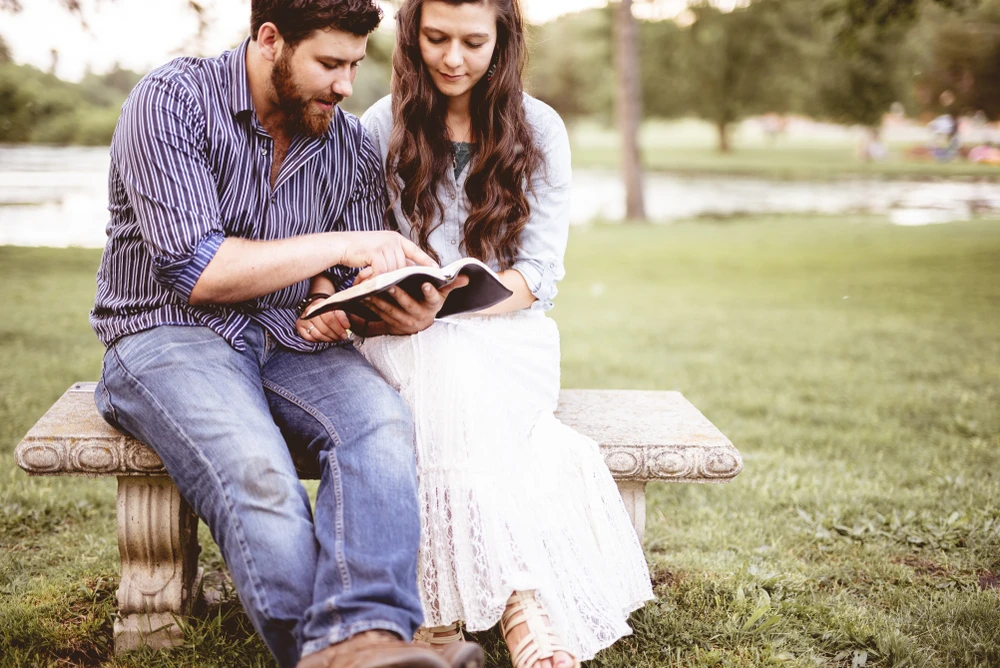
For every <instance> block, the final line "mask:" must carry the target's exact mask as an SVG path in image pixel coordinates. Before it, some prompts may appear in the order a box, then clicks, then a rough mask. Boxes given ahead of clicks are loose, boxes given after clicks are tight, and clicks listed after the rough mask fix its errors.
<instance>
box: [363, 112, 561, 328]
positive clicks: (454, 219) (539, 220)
mask: <svg viewBox="0 0 1000 668" xmlns="http://www.w3.org/2000/svg"><path fill="white" fill-rule="evenodd" d="M524 111H525V114H526V117H527V120H528V124H529V125H530V126H531V128H532V129H533V130H534V133H535V143H536V144H537V146H538V148H539V149H540V151H541V153H542V157H543V166H542V168H541V169H539V170H537V171H536V173H535V175H534V177H533V183H532V185H533V186H534V195H533V196H532V194H531V193H529V194H528V199H529V201H530V203H531V217H530V218H529V219H528V222H527V224H526V225H525V226H524V230H523V231H522V233H521V239H520V243H519V245H518V250H517V253H516V255H515V258H514V265H513V268H514V269H516V270H518V271H519V272H521V275H522V276H524V280H525V281H526V282H527V284H528V287H529V288H530V289H531V292H532V294H533V295H535V297H536V298H537V301H535V302H534V303H533V304H532V305H531V308H533V309H542V310H546V311H547V310H549V309H550V308H552V300H553V299H554V298H555V296H556V283H557V282H558V281H560V280H562V278H563V276H565V275H566V270H565V268H564V267H563V257H564V256H565V254H566V241H567V237H568V236H569V206H570V188H571V183H570V182H571V178H572V168H571V167H570V150H569V136H568V135H567V134H566V126H565V125H563V122H562V119H561V118H559V115H558V114H557V113H556V112H555V110H553V109H552V107H550V106H548V105H547V104H545V103H544V102H541V101H539V100H536V99H534V98H533V97H530V96H528V95H525V96H524ZM361 123H362V124H363V125H364V126H365V128H366V129H367V130H368V132H369V133H370V134H371V136H372V139H373V140H374V142H375V146H376V147H377V148H378V150H379V151H380V152H381V155H382V164H383V165H384V166H385V167H386V173H387V174H389V173H390V170H389V168H388V165H385V162H386V156H387V155H388V153H389V138H390V137H391V136H392V102H391V100H390V98H389V97H384V98H382V99H381V100H379V101H378V102H376V103H375V104H374V105H372V107H371V108H370V109H369V110H368V111H367V112H365V115H364V116H363V117H362V118H361ZM470 168H471V164H470V165H467V166H466V167H465V169H463V170H462V172H461V173H460V174H459V175H458V178H457V179H456V178H455V175H454V173H453V171H452V170H450V169H449V170H447V171H448V173H447V174H446V175H445V178H444V179H443V180H442V182H441V185H440V186H439V187H438V199H439V200H440V201H441V203H442V204H443V205H444V221H443V222H442V224H441V225H439V226H438V227H437V228H436V229H435V230H434V231H433V232H431V235H430V238H429V241H430V244H431V247H432V248H434V250H435V252H437V254H438V257H439V258H440V259H441V264H442V265H444V264H448V263H449V262H453V261H455V260H458V259H460V258H462V257H464V253H463V250H462V248H463V244H462V242H463V238H464V237H463V235H464V230H465V221H466V219H468V217H469V199H468V197H467V196H466V194H465V179H466V177H468V175H469V169H470ZM389 178H399V177H398V176H390V177H389ZM392 211H393V214H394V215H395V217H396V222H397V223H399V227H400V232H402V233H403V234H404V235H406V236H408V237H410V239H412V240H413V241H416V239H415V238H414V236H413V235H412V234H411V226H410V223H409V221H407V220H406V218H405V216H403V212H402V210H401V208H400V205H399V202H398V201H397V202H395V203H394V204H393V205H392ZM493 269H498V266H497V264H496V263H495V262H494V263H493Z"/></svg>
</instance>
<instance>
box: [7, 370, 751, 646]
mask: <svg viewBox="0 0 1000 668" xmlns="http://www.w3.org/2000/svg"><path fill="white" fill-rule="evenodd" d="M95 385H96V383H93V382H81V383H76V384H74V385H73V386H71V387H70V388H69V390H67V391H66V393H65V394H63V396H62V397H60V399H59V400H58V401H57V402H56V403H55V404H54V405H53V406H52V408H50V409H49V410H48V411H47V412H46V413H45V415H43V416H42V417H41V418H40V419H39V420H38V422H37V423H36V424H35V426H34V427H32V428H31V430H30V431H29V432H28V434H27V435H26V436H25V437H24V439H23V440H22V441H21V442H20V443H19V444H18V446H17V448H16V450H15V455H16V457H17V463H18V465H19V466H20V467H21V468H22V469H24V470H25V471H26V472H27V473H28V474H29V475H36V476H47V475H52V476H91V477H95V476H116V477H117V478H118V549H119V553H120V556H121V584H120V586H119V588H118V605H119V612H120V617H119V619H118V621H116V622H115V650H116V651H117V652H123V651H127V650H130V649H134V648H136V647H139V646H143V645H148V646H152V647H155V648H166V647H171V646H174V645H176V644H178V643H180V642H181V641H182V640H183V638H182V635H181V630H180V628H179V627H178V626H177V624H176V621H175V620H176V617H177V616H179V615H188V614H190V612H191V609H192V607H193V605H194V603H195V600H196V598H197V596H198V592H199V590H200V580H201V571H200V569H199V568H198V552H199V551H200V548H199V546H198V532H197V527H198V520H197V518H196V517H195V515H194V513H193V512H192V511H191V509H190V508H189V507H188V505H187V503H186V502H185V501H184V499H183V498H181V496H180V493H179V492H178V491H177V488H176V487H175V486H174V484H173V483H172V482H171V480H170V478H169V477H168V476H167V473H166V471H165V470H164V468H163V463H162V462H161V461H160V458H159V457H158V456H157V455H156V453H155V452H153V451H152V450H151V449H149V448H148V447H146V446H145V445H143V444H142V443H140V442H139V441H137V440H135V439H133V438H130V437H128V436H125V435H123V434H122V433H121V432H119V431H117V430H115V429H114V428H113V427H111V426H110V425H108V424H107V423H106V422H105V421H104V420H103V418H101V416H100V415H99V414H98V412H97V408H96V406H95V405H94V396H93V395H94V387H95ZM556 414H557V416H558V417H559V419H560V420H562V421H563V422H564V423H565V424H567V425H568V426H570V427H572V428H573V429H576V430H577V431H579V432H581V433H583V434H586V435H587V436H590V437H591V438H593V439H594V440H595V441H597V442H598V443H599V444H600V446H601V451H602V453H603V454H604V461H605V462H606V463H607V465H608V468H609V469H610V470H611V474H612V475H613V476H614V479H615V482H616V483H617V484H618V489H619V491H620V492H621V495H622V499H623V500H624V502H625V506H626V508H627V509H628V512H629V516H630V517H631V519H632V523H633V525H634V526H635V530H636V532H637V533H638V535H639V538H640V540H641V539H642V536H643V530H644V529H645V523H646V500H645V489H646V483H647V482H649V481H650V480H663V481H670V482H693V483H723V482H729V481H730V480H731V479H732V478H733V477H734V476H736V474H738V473H739V472H740V470H741V469H742V467H743V461H742V458H741V457H740V453H739V452H738V451H737V450H736V448H735V447H733V444H732V443H730V442H729V440H728V439H727V438H726V437H725V436H724V435H723V434H722V433H721V432H720V431H719V430H718V429H716V428H715V426H714V425H713V424H712V423H711V422H709V421H708V420H707V419H706V418H705V417H704V416H703V415H702V414H701V413H700V412H699V411H698V409H696V408H695V407H694V406H693V405H692V404H691V403H690V402H689V401H687V400H686V399H685V398H684V397H683V395H681V394H680V393H679V392H662V391H638V390H563V391H562V392H561V393H560V397H559V408H558V410H557V413H556ZM296 467H297V468H298V470H299V475H300V477H302V478H304V479H316V478H318V477H319V476H318V471H317V470H316V467H315V464H311V463H306V462H302V461H297V462H296Z"/></svg>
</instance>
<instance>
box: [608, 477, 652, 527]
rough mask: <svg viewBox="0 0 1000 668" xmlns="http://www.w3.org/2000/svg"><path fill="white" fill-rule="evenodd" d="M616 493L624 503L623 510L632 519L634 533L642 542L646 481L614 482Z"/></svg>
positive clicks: (644, 525)
mask: <svg viewBox="0 0 1000 668" xmlns="http://www.w3.org/2000/svg"><path fill="white" fill-rule="evenodd" d="M615 482H616V483H617V484H618V492H619V493H620V494H621V495H622V501H624V502H625V509H626V510H628V516H629V517H630V518H631V519H632V526H634V527H635V533H636V535H638V536H639V542H640V543H641V542H642V535H643V534H644V533H645V532H646V481H644V480H616V481H615Z"/></svg>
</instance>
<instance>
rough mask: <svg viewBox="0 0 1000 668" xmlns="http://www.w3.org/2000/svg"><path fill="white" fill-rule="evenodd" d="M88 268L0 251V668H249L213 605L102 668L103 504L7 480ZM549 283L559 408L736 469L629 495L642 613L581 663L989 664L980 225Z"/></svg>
mask: <svg viewBox="0 0 1000 668" xmlns="http://www.w3.org/2000/svg"><path fill="white" fill-rule="evenodd" d="M97 261H98V254H97V253H96V252H92V251H80V250H65V251H62V250H60V251H56V250H38V249H14V248H0V280H2V282H3V285H4V286H5V290H4V291H3V293H2V296H0V310H2V312H3V314H4V318H3V320H2V323H0V342H2V343H0V369H2V372H0V373H2V374H3V383H2V385H0V388H2V389H0V434H2V438H0V457H2V459H0V461H5V462H7V464H6V465H4V466H0V509H2V516H0V666H22V665H94V664H98V663H101V662H103V663H104V664H105V665H115V666H201V665H218V666H237V665H239V666H244V665H270V664H269V659H268V657H267V654H266V651H265V650H264V648H263V645H262V644H261V643H260V641H258V640H257V639H256V638H255V637H254V636H253V635H252V633H251V632H250V630H249V627H248V625H247V623H246V620H245V617H244V616H243V615H242V614H241V612H240V611H239V608H238V605H237V604H236V603H235V602H234V601H233V599H232V598H231V597H229V598H226V599H225V600H224V602H223V603H222V604H221V605H217V606H214V607H212V608H210V609H208V610H206V611H203V612H202V613H200V615H199V616H198V617H197V618H195V619H193V620H192V621H191V622H190V628H189V633H188V638H189V643H188V646H187V647H184V648H181V649H180V650H177V651H175V652H173V653H170V654H159V655H158V654H155V653H139V654H133V655H131V656H128V657H126V658H124V659H121V660H115V659H114V658H113V656H112V653H111V650H112V644H113V643H112V638H111V628H112V621H113V620H112V615H113V613H114V609H115V597H114V592H115V587H116V586H117V575H116V573H117V553H116V545H115V532H114V513H115V499H114V482H113V481H109V480H83V479H81V480H56V479H50V478H39V479H28V478H27V476H25V475H24V474H23V473H22V472H20V471H19V470H17V469H16V467H15V466H14V465H13V462H12V457H11V452H12V450H13V447H14V445H15V444H16V442H17V440H18V439H19V437H20V436H21V435H22V434H23V433H24V432H25V431H26V430H27V429H28V428H29V427H30V426H31V424H32V423H33V422H34V420H35V419H37V417H38V416H39V415H40V414H41V413H42V412H43V411H44V410H45V408H47V407H48V406H49V405H50V404H51V403H52V401H54V400H55V399H56V398H57V397H58V396H59V394H60V393H61V392H62V391H63V390H64V389H65V388H66V387H67V386H68V385H69V384H70V383H71V382H72V381H75V380H80V379H95V378H96V377H97V375H98V373H99V371H100V357H101V348H100V346H99V345H98V344H97V342H96V340H95V339H94V338H93V335H92V334H91V333H90V331H89V329H88V326H87V322H86V313H87V309H88V307H89V303H90V300H91V299H92V295H93V291H94V285H93V274H94V270H95V268H96V264H97ZM567 264H568V271H569V278H568V279H567V280H566V281H565V282H564V283H563V284H562V286H561V289H560V295H559V298H558V300H557V302H556V303H557V307H556V310H555V311H553V315H554V316H555V317H556V319H557V320H558V321H559V324H560V329H561V332H562V338H563V385H564V386H565V387H614V388H640V389H679V390H682V391H683V392H684V393H685V395H686V396H687V397H688V398H689V399H691V400H692V401H693V402H694V403H695V405H697V406H698V407H699V408H700V409H701V410H702V411H703V412H704V413H705V414H706V415H707V416H708V417H709V419H711V420H712V421H713V422H714V423H715V424H716V425H717V426H719V428H720V429H722V431H723V432H724V433H726V434H727V436H729V438H730V439H731V440H732V441H733V442H734V444H736V446H737V447H738V448H739V449H740V451H741V452H742V453H743V455H744V458H745V468H744V471H743V472H742V473H741V474H740V476H739V477H737V478H736V480H734V481H733V482H732V483H731V484H729V485H723V486H715V485H704V486H702V485H666V484H653V485H651V486H650V489H649V505H648V510H647V513H648V515H647V529H646V545H645V547H646V553H647V557H648V559H649V561H650V564H651V567H652V571H653V577H654V581H655V591H656V594H657V600H656V601H655V602H652V603H650V604H649V605H648V606H647V607H646V608H645V609H644V610H641V611H639V612H637V613H636V614H635V615H634V616H633V619H632V623H633V626H634V628H635V631H636V633H635V634H634V635H633V636H631V637H628V638H625V639H623V640H622V641H620V642H619V643H618V644H617V645H616V646H615V647H614V648H612V649H611V650H609V651H607V652H604V653H602V654H601V655H600V656H599V657H598V659H597V660H596V661H595V662H594V663H593V665H595V666H604V667H608V668H611V667H615V668H619V667H620V668H625V667H629V666H640V667H643V668H653V667H659V666H698V667H709V666H741V667H743V666H745V667H750V666H766V665H782V666H838V667H848V666H854V665H857V666H861V665H868V666H880V667H881V666H886V667H888V666H934V667H941V666H944V667H954V668H966V667H970V666H972V667H974V666H982V667H987V666H998V665H1000V590H998V589H997V587H998V586H1000V583H998V578H1000V411H998V406H1000V336H998V335H997V332H998V331H1000V224H998V223H997V222H996V221H975V222H970V223H961V224H951V225H940V226H930V227H924V228H897V227H892V226H890V225H888V224H886V223H885V222H884V220H882V219H880V218H875V217H855V218H843V217H840V218H824V217H808V218H802V217H782V218H757V219H743V220H739V221H729V222H726V223H703V222H701V223H681V224H675V225H671V226H655V227H641V226H627V225H615V226H613V225H607V226H601V225H598V226H593V227H589V228H585V229H576V230H574V232H573V235H572V237H571V242H570V252H569V256H568V262H567ZM202 543H203V545H204V546H205V548H206V555H204V556H203V558H202V561H203V564H204V565H206V566H207V568H208V569H209V570H213V569H217V568H219V566H220V564H219V561H218V554H217V551H215V549H214V546H212V545H211V541H210V539H209V538H208V537H207V536H206V535H205V534H204V532H203V533H202ZM479 639H480V640H481V641H482V642H483V643H484V644H485V645H486V646H487V648H488V649H489V651H490V655H491V656H493V657H494V658H495V660H496V662H497V665H504V664H503V663H501V661H502V660H503V657H504V653H503V651H502V649H500V648H499V647H498V638H497V636H496V634H495V633H489V634H480V636H479Z"/></svg>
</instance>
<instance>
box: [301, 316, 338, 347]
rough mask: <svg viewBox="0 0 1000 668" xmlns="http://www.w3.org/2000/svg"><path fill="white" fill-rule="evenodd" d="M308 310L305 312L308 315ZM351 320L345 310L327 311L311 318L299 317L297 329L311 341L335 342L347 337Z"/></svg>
mask: <svg viewBox="0 0 1000 668" xmlns="http://www.w3.org/2000/svg"><path fill="white" fill-rule="evenodd" d="M307 314H308V310H307V311H306V313H305V314H303V315H307ZM350 328H351V321H350V320H348V319H347V314H346V313H344V312H343V311H327V312H326V313H323V314H322V315H318V316H316V317H315V318H312V319H310V320H305V319H303V318H299V319H298V320H297V321H296V322H295V330H296V331H297V332H298V333H299V336H301V337H302V338H303V339H305V340H306V341H309V342H310V343H334V342H336V341H344V340H346V339H347V330H349V329H350Z"/></svg>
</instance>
